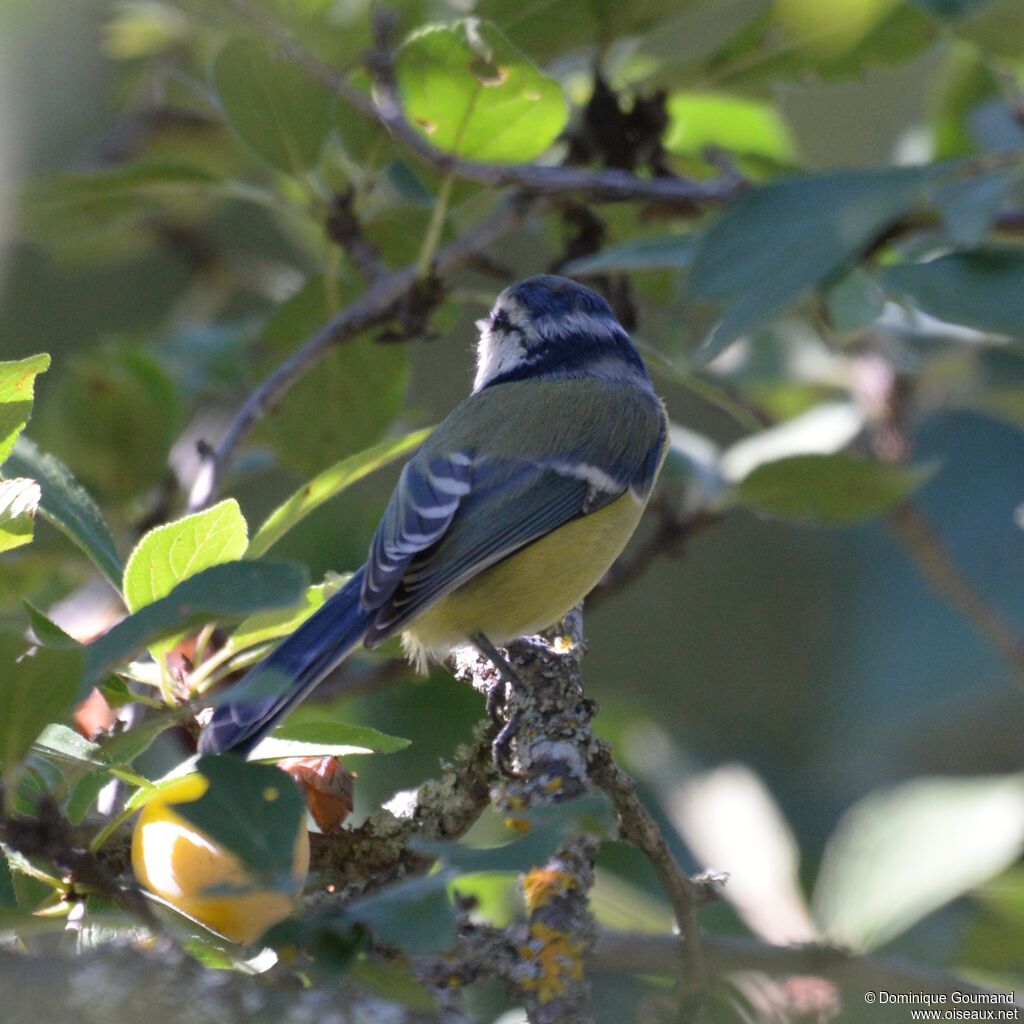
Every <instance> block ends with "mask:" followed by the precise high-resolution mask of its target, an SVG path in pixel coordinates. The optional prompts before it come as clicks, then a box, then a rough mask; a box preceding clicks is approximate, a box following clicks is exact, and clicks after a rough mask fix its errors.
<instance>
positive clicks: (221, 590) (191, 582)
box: [86, 562, 307, 686]
mask: <svg viewBox="0 0 1024 1024" xmlns="http://www.w3.org/2000/svg"><path fill="white" fill-rule="evenodd" d="M306 582H307V581H306V574H305V572H304V571H303V570H302V569H301V568H300V567H299V566H297V565H290V564H286V563H280V562H226V563H224V564H223V565H214V566H212V567H211V568H209V569H205V570H204V571H203V572H201V573H198V574H197V575H195V576H190V577H189V578H188V579H187V580H184V581H183V582H182V583H179V584H178V585H177V586H176V587H175V588H174V589H173V590H172V591H171V592H170V593H169V594H168V595H167V596H166V597H163V598H161V599H160V600H158V601H154V602H153V603H152V604H148V605H146V606H145V607H144V608H141V609H140V610H139V611H137V612H135V614H134V615H130V616H128V618H126V619H124V620H123V621H121V622H119V623H118V624H117V625H116V626H114V627H113V628H112V629H110V630H109V631H108V632H107V633H105V634H104V635H103V636H101V637H100V638H99V639H98V640H94V641H93V642H92V643H91V644H89V645H88V646H87V647H86V683H87V684H88V685H89V686H95V685H96V684H97V683H99V682H100V681H101V680H102V679H103V678H104V677H105V676H106V675H107V673H108V672H109V671H110V670H111V669H112V668H114V666H115V665H117V664H118V662H120V661H123V660H124V659H126V658H128V657H130V656H131V655H132V654H134V653H135V652H137V651H138V650H139V648H140V647H143V646H145V645H146V644H150V643H153V642H155V641H157V640H161V639H164V638H166V637H168V636H174V635H176V634H179V633H181V632H183V631H185V630H187V629H189V628H194V627H196V626H199V625H201V624H203V623H205V622H230V621H233V620H236V619H240V618H244V617H245V616H246V615H251V614H253V613H254V612H258V611H262V610H264V609H268V608H281V607H284V606H286V605H290V604H295V603H296V602H297V601H299V600H300V599H301V597H302V593H303V591H304V590H305V588H306Z"/></svg>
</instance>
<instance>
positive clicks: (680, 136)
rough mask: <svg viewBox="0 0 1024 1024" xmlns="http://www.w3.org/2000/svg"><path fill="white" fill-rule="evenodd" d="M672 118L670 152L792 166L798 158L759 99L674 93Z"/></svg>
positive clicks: (768, 107) (780, 124)
mask: <svg viewBox="0 0 1024 1024" xmlns="http://www.w3.org/2000/svg"><path fill="white" fill-rule="evenodd" d="M668 111H669V115H670V117H671V121H670V122H669V126H668V130H667V131H666V133H665V148H666V149H667V150H668V151H669V152H670V153H679V154H682V155H685V156H701V155H702V154H703V153H704V151H705V150H706V149H707V148H708V147H709V146H711V147H720V148H721V149H724V150H726V151H728V152H730V153H737V154H741V155H745V156H759V157H763V158H765V159H768V160H775V161H777V162H779V163H790V162H792V161H793V160H794V159H795V157H796V153H795V151H794V148H793V140H792V139H791V138H790V137H789V130H788V129H787V127H786V123H785V122H784V121H783V120H782V118H781V117H780V116H779V112H778V111H777V110H776V109H775V107H774V106H773V105H772V104H770V103H766V102H764V101H762V100H755V99H750V98H749V97H746V96H730V95H727V94H725V93H713V92H692V93H676V94H675V95H673V96H672V97H671V98H670V99H669V103H668Z"/></svg>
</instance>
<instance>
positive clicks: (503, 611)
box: [198, 275, 668, 761]
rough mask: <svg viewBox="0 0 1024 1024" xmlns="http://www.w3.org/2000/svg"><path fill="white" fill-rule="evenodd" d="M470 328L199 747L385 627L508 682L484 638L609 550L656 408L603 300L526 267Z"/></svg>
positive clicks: (638, 486) (574, 583)
mask: <svg viewBox="0 0 1024 1024" xmlns="http://www.w3.org/2000/svg"><path fill="white" fill-rule="evenodd" d="M476 326H477V328H478V330H479V332H480V334H479V341H478V344H477V360H476V376H475V378H474V381H473V387H472V391H471V393H470V394H469V396H468V397H467V398H465V399H464V400H463V401H462V402H461V403H459V404H458V405H457V406H456V407H455V408H454V409H453V410H452V411H451V412H450V413H449V415H448V416H447V417H446V418H445V419H444V420H443V421H442V422H441V423H440V424H439V425H438V426H437V428H436V429H435V430H434V431H433V432H432V433H431V434H430V435H429V437H428V438H427V439H426V441H424V443H423V444H422V445H421V447H419V448H418V449H417V450H416V451H415V452H414V453H413V454H412V456H411V457H410V458H409V461H408V462H407V463H406V464H405V466H404V468H403V469H402V472H401V475H400V477H399V479H398V483H397V485H396V487H395V489H394V492H393V493H392V495H391V498H390V501H389V502H388V505H387V507H386V509H385V511H384V514H383V516H382V517H381V520H380V523H379V525H378V526H377V529H376V532H375V533H374V536H373V539H372V542H371V544H370V548H369V553H368V557H367V559H366V562H365V564H364V565H363V566H362V567H361V568H360V569H358V570H357V571H356V572H355V573H354V574H353V575H352V576H351V577H350V578H349V579H348V581H347V582H346V583H345V584H344V586H343V587H342V588H341V589H340V590H339V591H338V592H337V593H335V594H334V595H333V596H332V597H330V598H329V599H328V600H327V601H326V602H325V603H324V604H323V605H322V606H321V607H320V608H319V609H318V610H317V611H316V612H315V613H314V614H313V615H312V616H310V617H309V618H308V619H307V620H306V621H305V622H303V623H302V624H301V625H300V626H299V627H298V629H296V630H295V631H294V632H293V633H291V634H290V635H289V636H288V637H286V638H285V639H284V640H283V641H282V642H281V643H280V644H278V646H277V647H276V648H275V649H274V650H272V651H271V652H270V654H268V655H267V657H266V658H264V660H263V661H262V662H260V663H258V664H257V665H256V666H255V667H254V668H252V669H251V670H250V671H249V673H248V674H247V676H246V677H245V678H244V679H243V680H242V681H241V682H240V683H239V684H237V685H236V687H234V688H233V689H232V690H231V691H230V692H229V693H228V694H227V695H226V697H225V698H224V700H223V701H222V702H221V703H220V704H219V705H218V706H217V707H216V708H215V709H214V712H213V715H212V717H211V718H210V720H209V721H208V723H207V724H206V725H205V727H204V728H203V730H202V732H201V734H200V738H199V744H198V746H199V750H200V753H203V754H212V753H222V752H227V751H233V752H236V753H238V754H242V755H244V754H246V753H248V752H250V751H251V750H252V749H253V748H254V747H255V746H256V744H257V743H259V741H260V740H261V739H262V738H263V737H264V736H266V735H267V734H268V733H269V732H270V731H271V730H272V729H273V728H274V726H275V725H276V724H277V723H278V722H279V721H280V720H281V719H282V718H283V717H284V716H285V715H287V714H288V713H289V712H290V711H291V710H292V709H293V708H294V707H295V706H296V705H297V704H298V703H299V702H300V701H302V700H303V699H304V698H305V697H306V696H307V695H308V694H309V693H310V691H311V690H312V689H313V688H314V687H315V686H316V685H317V683H319V682H320V681H321V680H322V679H323V678H324V677H325V676H326V675H327V674H328V673H329V672H331V671H332V670H333V669H334V668H335V667H336V666H337V665H338V664H339V663H340V662H341V661H342V660H343V659H344V658H345V657H347V656H348V655H349V654H350V653H351V652H352V651H353V650H354V649H355V648H356V647H358V645H359V644H360V643H362V644H364V645H365V646H366V647H367V648H370V649H372V648H374V647H377V646H378V645H380V644H382V643H384V641H386V640H388V639H389V638H390V637H392V636H395V635H396V634H401V636H402V643H403V648H404V650H405V652H406V655H407V656H408V657H409V659H410V660H411V661H412V662H413V663H415V664H416V665H417V666H418V667H419V668H420V669H421V670H425V668H426V665H427V663H428V661H429V660H431V659H439V660H440V659H443V658H444V657H446V656H448V655H449V654H450V653H451V652H452V650H454V649H456V648H460V647H467V646H470V647H473V648H476V650H477V651H478V652H479V653H480V654H482V655H483V656H484V657H485V658H487V659H488V660H489V661H491V662H492V664H494V666H495V668H496V669H497V673H498V676H499V678H500V679H501V680H502V681H503V683H504V684H505V685H506V686H507V685H515V684H516V682H517V680H516V676H515V673H514V670H513V669H512V668H511V666H510V665H509V664H508V662H507V661H506V660H505V659H504V657H503V656H502V654H501V652H500V650H499V648H500V647H502V646H504V645H506V644H508V643H509V642H510V641H511V640H513V639H515V638H516V637H520V636H527V635H530V634H533V633H536V632H539V631H540V630H542V629H545V628H547V627H549V626H551V625H553V624H554V623H556V622H558V621H559V620H560V619H561V618H562V616H563V615H564V614H565V613H566V612H568V611H569V610H570V609H571V608H573V607H575V606H576V605H577V604H578V603H579V602H580V601H581V600H582V599H583V598H584V597H585V596H586V595H587V594H588V593H589V592H590V591H591V590H592V589H593V588H594V587H595V586H596V585H597V583H598V582H599V581H600V580H601V578H602V577H603V576H604V574H605V573H606V572H607V570H608V569H609V568H610V567H611V565H612V563H613V562H614V561H615V559H616V558H617V557H618V556H619V554H620V553H621V552H622V550H623V549H624V548H625V546H626V543H627V542H628V541H629V538H630V537H631V536H632V534H633V532H634V530H635V529H636V527H637V524H638V523H639V521H640V518H641V515H642V513H643V511H644V508H645V506H646V505H647V503H648V499H649V498H650V495H651V491H652V489H653V487H654V484H655V481H656V479H657V476H658V473H659V471H660V468H661V464H662V462H663V461H664V458H665V454H666V451H667V448H668V419H667V415H666V412H665V406H664V404H663V403H662V401H661V399H660V398H659V397H658V396H657V394H656V393H655V390H654V386H653V383H652V381H651V377H650V375H649V373H648V371H647V368H646V367H645V365H644V362H643V360H642V358H641V357H640V355H639V353H638V352H637V350H636V348H635V347H634V345H633V343H632V341H631V340H630V337H629V335H628V333H627V332H626V330H625V329H624V328H623V327H622V325H621V324H620V323H619V321H618V320H617V319H616V317H615V315H614V313H613V312H612V310H611V307H610V306H609V305H608V303H607V302H606V301H605V299H604V298H603V297H602V296H601V295H599V294H598V293H597V292H595V291H592V290H591V289H590V288H587V287H586V286H584V285H582V284H579V283H578V282H576V281H573V280H570V279H568V278H565V277H558V276H555V275H540V276H535V277H529V278H526V279H525V280H523V281H520V282H519V283H518V284H515V285H512V286H511V287H509V288H506V289H505V290H504V291H503V292H502V293H501V294H500V295H499V296H498V298H497V300H496V302H495V304H494V307H493V308H492V310H491V312H490V314H489V315H488V316H487V317H485V318H484V319H482V320H478V321H477V325H476ZM503 692H504V691H503ZM498 706H499V707H500V704H499V705H498ZM488 707H489V710H492V713H493V709H492V707H491V702H490V701H489V702H488ZM495 751H496V753H495V760H496V761H497V760H498V754H497V746H496V747H495Z"/></svg>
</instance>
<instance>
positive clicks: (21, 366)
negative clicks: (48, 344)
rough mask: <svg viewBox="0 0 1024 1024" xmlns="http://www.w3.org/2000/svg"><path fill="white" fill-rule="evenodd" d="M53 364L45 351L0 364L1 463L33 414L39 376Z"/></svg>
mask: <svg viewBox="0 0 1024 1024" xmlns="http://www.w3.org/2000/svg"><path fill="white" fill-rule="evenodd" d="M49 366H50V357H49V356H48V355H46V353H45V352H44V353H41V354H40V355H37V356H29V357H28V358H27V359H18V360H15V361H14V362H3V363H0V463H2V462H3V461H4V460H5V459H6V458H7V456H8V455H10V454H11V449H12V448H13V447H14V442H15V441H17V439H18V435H19V434H20V433H21V432H22V431H23V430H24V429H25V424H26V423H28V418H29V416H31V415H32V399H33V396H34V391H35V383H36V377H37V376H38V375H39V374H41V373H45V372H46V370H47V369H48V368H49Z"/></svg>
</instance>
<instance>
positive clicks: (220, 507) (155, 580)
mask: <svg viewBox="0 0 1024 1024" xmlns="http://www.w3.org/2000/svg"><path fill="white" fill-rule="evenodd" d="M247 545H248V528H247V527H246V523H245V518H244V517H243V516H242V512H241V510H240V509H239V507H238V502H237V501H235V500H234V498H228V499H226V500H224V501H221V502H219V503H218V504H216V505H213V506H212V507H211V508H208V509H204V510H203V511H202V512H196V513H195V514H194V515H190V516H185V517H184V518H182V519H176V520H175V521H174V522H172V523H166V524H165V525H163V526H157V527H154V528H153V529H152V530H150V531H149V533H147V534H146V535H145V536H144V537H143V538H142V540H140V541H139V543H138V544H136V545H135V550H134V551H132V553H131V557H130V558H129V559H128V564H127V565H126V566H125V569H124V599H125V603H126V604H127V605H128V609H129V611H133V612H134V611H138V610H139V609H140V608H142V607H143V606H145V605H147V604H152V602H153V601H156V600H158V599H159V598H161V597H166V596H167V594H169V593H170V592H171V590H172V589H173V588H174V587H175V586H176V585H177V584H179V583H180V582H181V581H182V580H185V579H188V577H189V576H194V575H195V574H196V573H198V572H202V570H203V569H208V568H209V567H210V566H211V565H219V564H221V563H222V562H231V561H234V560H236V559H239V558H241V557H242V556H243V555H244V554H245V550H246V547H247Z"/></svg>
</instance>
